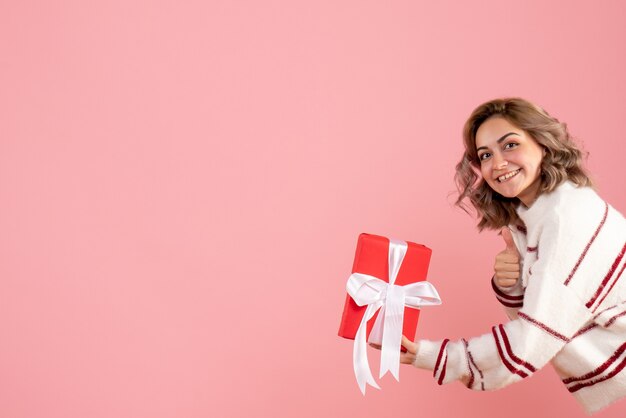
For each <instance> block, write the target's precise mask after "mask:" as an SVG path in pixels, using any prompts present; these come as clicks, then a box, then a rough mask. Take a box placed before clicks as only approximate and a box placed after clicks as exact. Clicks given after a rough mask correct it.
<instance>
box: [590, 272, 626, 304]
mask: <svg viewBox="0 0 626 418" xmlns="http://www.w3.org/2000/svg"><path fill="white" fill-rule="evenodd" d="M624 267H626V263H625V264H622V268H621V270H620V271H619V273H617V276H616V277H615V280H613V283H611V286H609V290H607V291H606V293H605V294H604V296H602V299H600V302H598V306H596V309H598V308H599V307H600V306H601V305H602V302H604V299H606V297H607V296H608V295H609V294H610V293H611V290H613V286H615V283H617V281H618V280H619V279H620V277H622V273H623V272H624Z"/></svg>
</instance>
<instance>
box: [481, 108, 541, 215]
mask: <svg viewBox="0 0 626 418" xmlns="http://www.w3.org/2000/svg"><path fill="white" fill-rule="evenodd" d="M476 152H477V154H478V160H479V161H480V172H481V174H482V176H483V178H484V179H485V181H486V182H487V184H488V185H489V186H490V187H491V188H492V189H493V190H494V191H495V192H497V193H499V194H501V195H502V196H505V197H511V198H512V197H517V198H518V199H519V200H521V201H522V203H523V204H524V205H526V206H530V205H531V204H532V203H533V202H534V200H535V198H536V197H537V191H538V190H539V185H540V175H541V160H542V159H543V155H544V151H543V148H542V147H541V146H540V145H539V144H537V142H536V141H535V140H534V139H533V138H532V137H531V136H530V135H528V134H527V133H526V132H524V131H523V130H522V129H519V128H517V127H516V126H515V125H513V124H511V123H510V122H509V121H508V120H506V119H505V118H503V117H501V116H492V117H491V118H489V119H487V120H486V121H485V122H483V124H482V125H480V127H479V128H478V131H476Z"/></svg>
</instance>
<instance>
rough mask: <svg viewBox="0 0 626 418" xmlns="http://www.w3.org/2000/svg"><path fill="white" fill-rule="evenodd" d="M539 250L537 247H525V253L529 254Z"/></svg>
mask: <svg viewBox="0 0 626 418" xmlns="http://www.w3.org/2000/svg"><path fill="white" fill-rule="evenodd" d="M538 249H539V247H526V251H528V252H529V253H534V252H536V251H537V250H538Z"/></svg>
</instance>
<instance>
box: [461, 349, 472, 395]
mask: <svg viewBox="0 0 626 418" xmlns="http://www.w3.org/2000/svg"><path fill="white" fill-rule="evenodd" d="M461 341H463V348H465V358H466V359H467V368H468V369H469V371H470V380H469V382H468V383H467V387H468V388H470V389H471V388H472V385H473V384H474V371H473V370H472V363H471V362H470V356H469V349H468V348H467V341H465V338H461Z"/></svg>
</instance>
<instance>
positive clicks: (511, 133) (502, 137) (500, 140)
mask: <svg viewBox="0 0 626 418" xmlns="http://www.w3.org/2000/svg"><path fill="white" fill-rule="evenodd" d="M509 135H517V133H516V132H509V133H508V134H504V135H502V136H501V137H500V139H498V140H497V141H496V142H497V143H498V144H499V143H500V142H502V141H504V139H505V138H506V137H507V136H509ZM483 148H484V149H487V147H486V146H482V147H478V148H476V151H479V150H481V149H483Z"/></svg>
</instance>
